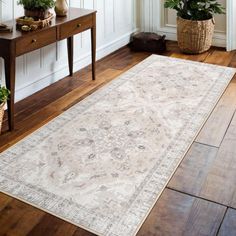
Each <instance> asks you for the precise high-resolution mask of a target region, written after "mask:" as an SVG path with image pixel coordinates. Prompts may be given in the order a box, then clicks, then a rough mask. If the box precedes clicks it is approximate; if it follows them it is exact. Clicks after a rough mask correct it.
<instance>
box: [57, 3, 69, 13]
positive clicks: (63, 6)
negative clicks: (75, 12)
mask: <svg viewBox="0 0 236 236" xmlns="http://www.w3.org/2000/svg"><path fill="white" fill-rule="evenodd" d="M55 12H56V15H57V16H66V15H67V12H68V4H67V1H66V0H57V1H56V4H55Z"/></svg>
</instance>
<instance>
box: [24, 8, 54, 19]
mask: <svg viewBox="0 0 236 236" xmlns="http://www.w3.org/2000/svg"><path fill="white" fill-rule="evenodd" d="M49 13H50V12H49V10H43V9H35V10H27V9H25V16H27V17H32V18H34V19H40V20H44V19H47V18H48V17H49Z"/></svg>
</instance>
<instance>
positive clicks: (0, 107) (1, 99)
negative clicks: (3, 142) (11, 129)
mask: <svg viewBox="0 0 236 236" xmlns="http://www.w3.org/2000/svg"><path fill="white" fill-rule="evenodd" d="M9 95H10V91H9V90H8V89H7V88H5V87H2V86H1V85H0V133H1V128H2V120H3V115H4V106H5V104H6V101H7V99H8V98H9Z"/></svg>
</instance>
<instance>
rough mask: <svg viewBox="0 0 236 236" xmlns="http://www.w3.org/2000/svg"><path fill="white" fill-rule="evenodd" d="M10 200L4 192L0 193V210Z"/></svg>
mask: <svg viewBox="0 0 236 236" xmlns="http://www.w3.org/2000/svg"><path fill="white" fill-rule="evenodd" d="M11 201H12V198H11V197H9V196H7V195H6V194H3V193H0V212H1V211H2V210H3V209H4V208H5V207H6V206H7V205H8V204H9V203H10V202H11Z"/></svg>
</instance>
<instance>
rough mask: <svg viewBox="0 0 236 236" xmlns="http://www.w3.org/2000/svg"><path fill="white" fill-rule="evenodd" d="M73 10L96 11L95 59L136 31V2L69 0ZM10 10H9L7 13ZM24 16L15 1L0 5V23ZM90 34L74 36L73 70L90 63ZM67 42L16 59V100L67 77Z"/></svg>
mask: <svg viewBox="0 0 236 236" xmlns="http://www.w3.org/2000/svg"><path fill="white" fill-rule="evenodd" d="M69 5H70V6H72V7H82V8H83V7H84V8H88V9H96V10H97V11H98V13H97V59H100V58H102V57H104V56H106V55H107V54H109V53H111V52H113V51H115V50H117V49H119V48H120V47H122V46H124V45H126V44H127V43H128V42H129V39H130V35H131V34H132V33H133V32H134V31H136V28H137V22H136V11H137V7H136V0H70V2H69ZM9 9H10V10H9ZM21 15H23V8H22V7H21V6H18V5H17V1H16V0H7V1H4V2H0V20H3V21H6V20H12V19H14V18H15V17H18V16H21ZM90 48H91V42H90V32H89V31H87V32H84V33H82V34H80V35H78V36H75V56H74V70H75V71H76V70H79V69H81V68H83V67H85V66H86V65H88V64H90V63H91V59H90ZM67 63H68V62H67V48H66V41H65V40H64V41H61V42H58V43H55V44H52V45H49V46H47V47H45V48H42V49H40V50H37V51H34V52H31V53H28V54H26V55H24V56H21V57H19V58H17V72H16V100H17V101H18V100H21V99H23V98H24V97H27V96H29V95H31V94H33V93H35V92H36V91H38V90H40V89H42V88H44V87H46V86H48V85H50V84H51V83H54V82H55V81H57V80H59V79H61V78H63V77H65V76H66V75H67V74H68V67H67ZM0 79H1V81H2V83H4V80H5V79H4V69H3V60H2V59H1V60H0Z"/></svg>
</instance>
